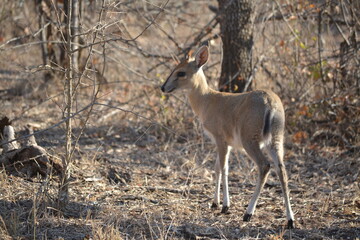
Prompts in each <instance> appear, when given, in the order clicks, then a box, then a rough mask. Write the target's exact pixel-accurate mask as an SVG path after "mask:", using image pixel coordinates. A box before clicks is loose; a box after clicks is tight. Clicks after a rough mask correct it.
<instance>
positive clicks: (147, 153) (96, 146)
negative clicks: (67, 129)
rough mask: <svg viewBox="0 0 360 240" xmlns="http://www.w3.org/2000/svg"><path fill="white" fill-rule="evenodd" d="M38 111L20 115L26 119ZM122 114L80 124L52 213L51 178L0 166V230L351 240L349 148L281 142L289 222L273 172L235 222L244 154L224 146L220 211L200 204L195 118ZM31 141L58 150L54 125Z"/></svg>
mask: <svg viewBox="0 0 360 240" xmlns="http://www.w3.org/2000/svg"><path fill="white" fill-rule="evenodd" d="M156 91H158V90H156ZM11 102H14V101H11ZM5 103H8V104H9V105H11V104H10V102H9V101H5ZM40 106H42V107H37V109H40V111H42V110H43V111H45V109H53V108H55V105H54V103H52V102H47V103H44V104H41V105H40ZM43 108H44V109H43ZM185 108H186V106H185ZM109 111H111V109H110V110H109V109H106V110H104V111H103V113H105V112H109ZM184 111H186V112H188V111H190V110H184ZM39 114H40V113H38V112H36V113H35V112H34V113H32V114H29V115H30V116H28V119H29V120H33V121H35V120H34V119H36V116H39ZM129 114H130V115H133V114H132V113H123V112H121V111H118V112H117V113H115V114H114V116H112V117H111V118H112V119H113V120H114V121H110V122H107V123H105V124H96V121H92V123H91V124H90V125H89V127H88V128H86V130H85V133H84V134H83V137H82V138H81V139H80V141H79V146H78V150H77V151H76V153H75V156H74V159H75V162H74V170H73V174H72V181H71V187H70V196H71V202H70V204H69V205H68V207H67V209H66V211H65V212H63V213H62V214H59V212H58V210H57V208H56V201H55V199H56V194H57V188H58V185H59V178H58V176H52V177H50V178H47V179H41V178H32V179H26V178H22V177H19V176H14V175H12V174H9V173H6V172H5V171H4V170H2V171H1V175H0V183H1V195H0V212H1V219H0V220H1V221H0V229H1V232H0V234H1V235H0V236H1V237H0V238H1V239H33V238H35V239H359V237H360V213H359V208H360V195H359V181H358V178H359V167H360V163H359V157H360V156H359V151H358V149H353V150H351V149H347V150H344V149H342V148H341V147H338V146H333V147H329V146H326V145H323V144H322V143H321V142H318V143H317V145H316V146H312V147H309V144H295V143H292V142H291V141H286V142H287V143H286V145H285V147H286V155H285V159H286V168H287V171H288V174H289V178H290V180H289V187H290V191H291V193H290V196H291V202H292V205H293V210H294V213H295V218H296V223H295V224H296V228H295V229H294V230H286V229H284V224H285V223H286V219H285V213H284V205H283V202H282V195H281V189H280V185H279V181H278V179H277V177H276V174H275V172H274V171H272V172H271V173H270V176H269V179H268V182H267V184H266V185H265V188H264V190H263V192H262V194H261V196H260V200H259V203H258V207H257V209H256V212H255V215H254V216H253V218H252V220H251V222H249V223H247V222H243V221H242V216H243V214H244V212H245V209H246V205H247V204H248V201H249V200H250V197H251V194H252V192H253V191H254V187H255V183H256V177H257V172H256V167H255V166H254V164H253V163H252V162H251V161H250V160H249V159H248V158H247V157H246V156H244V155H242V154H241V153H237V152H234V153H232V155H231V157H230V173H229V182H230V183H229V186H230V195H231V202H232V206H231V209H230V214H226V215H224V214H220V210H212V209H210V205H211V203H212V196H213V192H214V181H213V165H214V159H215V155H216V152H215V148H214V146H213V144H212V143H211V142H210V140H209V139H207V138H206V137H204V136H203V134H202V133H201V126H200V125H199V123H198V122H197V121H194V120H193V119H188V120H184V125H185V126H184V127H183V131H176V130H174V129H173V130H174V132H172V129H170V130H169V129H164V128H163V127H162V126H159V125H156V124H154V123H152V122H149V121H147V120H142V119H140V120H139V119H138V118H136V117H135V118H134V116H132V117H129V119H133V122H132V123H131V124H129V123H126V122H127V121H128V119H127V118H123V117H122V116H124V115H126V116H129ZM188 114H189V116H191V115H190V113H188ZM49 115H50V116H51V114H49ZM54 115H56V114H55V113H54ZM116 119H123V120H119V121H115V120H116ZM136 119H137V120H136ZM48 120H49V121H50V122H51V118H48ZM27 121H28V120H23V119H21V120H18V121H15V122H14V124H15V127H16V128H17V129H19V130H20V129H21V128H22V127H23V125H25V123H26V122H27ZM95 125H96V126H95ZM76 131H77V130H76V129H75V132H76ZM19 134H21V131H19ZM289 138H290V136H287V139H289ZM37 140H38V144H39V145H41V146H43V147H45V148H46V149H47V150H48V151H49V152H50V153H51V154H54V155H56V156H58V157H61V156H62V155H63V152H64V149H63V142H64V130H63V129H61V128H60V129H50V130H47V131H45V132H43V133H41V134H39V135H37Z"/></svg>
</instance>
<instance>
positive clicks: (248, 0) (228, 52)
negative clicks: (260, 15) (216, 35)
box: [218, 0, 253, 92]
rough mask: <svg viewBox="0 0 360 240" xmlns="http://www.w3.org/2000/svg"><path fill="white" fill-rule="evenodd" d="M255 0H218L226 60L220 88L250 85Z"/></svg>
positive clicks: (230, 89)
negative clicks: (253, 3) (253, 5)
mask: <svg viewBox="0 0 360 240" xmlns="http://www.w3.org/2000/svg"><path fill="white" fill-rule="evenodd" d="M252 2H253V1H252V0H218V3H219V11H220V13H221V14H220V32H221V39H222V42H223V60H222V65H221V75H220V79H219V90H220V91H226V92H245V91H247V90H250V89H251V82H252V81H251V73H252V51H251V50H252V46H253V34H252V31H253V28H252V18H251V17H252Z"/></svg>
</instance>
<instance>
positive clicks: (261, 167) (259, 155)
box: [243, 142, 270, 222]
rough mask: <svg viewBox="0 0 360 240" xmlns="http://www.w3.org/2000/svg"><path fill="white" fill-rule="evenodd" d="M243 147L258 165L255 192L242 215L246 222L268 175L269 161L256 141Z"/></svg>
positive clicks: (253, 209)
mask: <svg viewBox="0 0 360 240" xmlns="http://www.w3.org/2000/svg"><path fill="white" fill-rule="evenodd" d="M244 148H245V151H246V153H247V154H248V156H249V157H250V158H251V159H252V160H253V161H254V162H255V163H256V165H257V167H258V180H257V183H256V187H255V192H254V193H253V195H252V197H251V200H250V202H249V205H248V207H247V209H246V212H245V215H244V217H243V221H245V222H248V221H250V219H251V216H252V215H253V214H254V212H255V208H256V204H257V201H258V199H259V196H260V192H261V190H262V189H263V187H264V184H265V182H266V179H267V176H268V175H269V171H270V163H269V161H268V160H267V158H266V156H265V155H264V154H263V152H262V151H261V149H260V146H259V144H258V143H255V142H253V143H250V144H246V146H244Z"/></svg>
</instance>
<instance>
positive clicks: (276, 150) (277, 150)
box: [268, 143, 294, 229]
mask: <svg viewBox="0 0 360 240" xmlns="http://www.w3.org/2000/svg"><path fill="white" fill-rule="evenodd" d="M268 152H269V155H270V156H271V158H272V160H273V161H274V165H275V169H276V173H277V175H278V177H279V180H280V184H281V189H282V192H283V196H284V203H285V208H286V218H287V228H288V229H292V228H294V214H293V211H292V209H291V205H290V197H289V188H288V177H287V173H286V169H285V165H284V161H283V155H284V153H283V152H284V150H283V145H282V143H281V144H277V145H272V146H271V147H270V149H268Z"/></svg>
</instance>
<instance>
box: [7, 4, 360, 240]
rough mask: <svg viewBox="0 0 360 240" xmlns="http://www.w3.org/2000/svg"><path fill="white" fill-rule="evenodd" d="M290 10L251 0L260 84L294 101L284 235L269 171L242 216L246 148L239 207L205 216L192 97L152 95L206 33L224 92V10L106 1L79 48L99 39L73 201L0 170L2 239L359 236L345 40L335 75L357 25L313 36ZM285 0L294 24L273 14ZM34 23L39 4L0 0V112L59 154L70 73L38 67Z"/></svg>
mask: <svg viewBox="0 0 360 240" xmlns="http://www.w3.org/2000/svg"><path fill="white" fill-rule="evenodd" d="M289 2H291V4H292V6H296V8H295V7H294V8H288V7H286V6H288V5H286V3H287V1H279V2H277V1H274V2H271V3H268V4H258V6H257V8H256V10H255V14H256V24H255V26H254V27H255V31H254V39H255V46H254V51H253V55H254V56H253V58H254V66H255V67H256V68H257V72H256V76H255V80H254V81H255V82H254V84H255V85H254V88H260V87H266V88H271V89H273V90H274V91H275V92H276V93H278V94H279V95H280V96H281V98H282V100H283V102H284V105H285V107H286V115H287V135H286V139H287V141H286V145H285V149H286V155H285V159H286V167H287V171H288V173H289V178H290V179H289V187H290V190H291V193H290V196H291V201H292V205H293V210H294V213H295V217H296V223H295V224H296V229H294V230H291V231H289V230H284V227H283V224H284V223H285V215H284V207H283V204H282V202H281V201H282V197H281V189H280V185H279V182H278V179H277V177H276V176H275V172H271V174H270V176H269V179H268V182H267V184H266V186H265V189H264V191H263V192H262V194H261V196H260V200H259V204H258V207H257V210H256V213H255V216H254V217H253V219H252V220H251V222H249V223H245V222H243V221H242V215H243V213H244V211H245V209H246V204H247V203H248V201H249V199H250V197H251V194H252V192H253V190H254V187H255V181H256V176H257V173H256V167H255V166H254V164H253V163H252V162H251V161H250V160H248V158H247V157H246V156H243V155H242V154H241V153H234V154H232V156H231V157H230V174H229V186H230V196H231V199H232V203H233V205H232V207H231V213H230V214H227V215H222V214H220V213H219V211H212V210H211V209H210V205H211V201H212V195H213V191H214V183H213V165H214V159H215V149H214V146H213V144H211V142H210V140H209V139H207V138H206V137H204V135H203V133H202V127H201V125H200V124H199V122H198V121H197V120H196V119H195V118H194V115H193V113H192V112H191V109H190V107H189V106H188V104H187V99H186V98H185V97H184V96H183V95H182V94H177V95H171V96H164V95H162V94H161V92H160V90H159V86H160V84H161V83H162V82H163V81H164V79H166V77H167V75H168V74H169V73H170V71H171V68H172V67H173V66H174V63H175V60H176V58H177V56H180V57H181V54H184V53H185V52H186V51H185V50H186V49H187V48H188V47H189V46H197V45H198V44H199V43H200V42H201V41H203V40H207V39H212V40H211V54H212V55H211V61H210V63H209V64H208V65H207V68H206V69H205V72H206V75H207V76H208V80H209V81H210V84H211V85H213V86H216V81H217V78H218V76H219V74H220V69H219V68H220V61H221V42H220V39H219V38H217V37H216V34H217V33H218V32H219V29H218V26H217V25H214V23H215V22H214V21H212V19H213V18H214V16H215V15H214V13H212V12H211V11H210V10H209V9H208V4H213V5H216V4H217V3H216V1H209V2H208V1H186V0H185V1H169V2H168V3H167V2H166V1H150V2H147V1H111V0H105V1H104V2H102V1H83V9H84V12H83V15H82V19H81V32H83V33H87V34H85V35H83V43H82V44H83V45H88V44H90V43H91V42H92V41H93V36H94V32H95V31H98V36H97V39H96V41H102V43H101V44H97V45H95V46H94V48H93V50H94V51H93V52H91V53H89V52H88V50H89V47H87V48H85V50H84V51H83V53H82V58H81V62H82V64H84V63H85V61H86V58H87V57H88V56H90V58H89V59H90V61H89V62H90V64H88V65H87V68H88V69H90V70H88V71H86V72H85V74H84V76H83V78H82V80H81V82H80V84H79V85H78V88H77V93H76V97H75V105H74V106H75V109H74V110H75V112H77V114H76V115H74V118H73V119H74V131H73V139H74V146H75V152H74V155H73V159H74V167H73V172H72V178H71V185H70V203H69V204H68V206H67V208H66V210H65V211H63V212H60V211H59V209H58V208H57V196H58V195H57V194H58V188H59V176H47V177H46V178H41V177H34V178H26V177H23V176H18V175H16V174H13V173H11V172H9V171H6V170H5V169H2V168H0V239H359V238H360V186H359V169H360V144H359V142H360V116H359V113H360V100H359V91H360V88H359V81H360V80H359V79H360V77H359V69H360V68H359V60H360V59H359V48H356V47H355V48H354V47H353V46H358V45H356V44H353V45H351V44H350V45H351V47H350V48H349V49H350V50H348V52H346V54H345V55H346V56H345V58H343V59H342V61H343V62H342V63H343V64H342V65H341V64H340V63H341V62H340V61H341V53H340V43H341V42H343V41H344V38H343V35H344V36H346V37H349V36H350V35H351V29H352V28H351V27H349V26H348V25H346V24H345V25H341V26H339V27H340V28H341V29H342V31H343V33H342V34H343V35H342V34H340V33H339V31H338V29H337V27H336V26H335V24H332V25H331V24H329V22H325V20H324V23H322V24H323V25H322V30H321V32H320V33H319V32H318V29H319V23H318V21H317V20H316V16H317V13H318V12H317V11H316V10H314V9H316V8H317V7H318V6H317V5H313V3H312V2H311V1H299V2H298V3H294V2H293V1H289ZM327 2H331V1H327ZM340 2H341V3H342V5H341V6H349V5H347V4H348V3H347V1H340ZM354 2H356V1H354ZM103 3H104V8H103V16H102V18H101V21H98V20H97V19H98V17H99V13H100V12H101V11H100V9H101V6H102V4H103ZM165 3H166V6H165V8H164V10H162V9H163V6H164V4H165ZM280 4H281V6H282V11H281V13H282V16H285V15H286V14H287V17H285V20H284V19H283V18H280V19H277V18H272V17H271V16H272V15H271V14H274V15H277V14H279V13H280V11H279V10H278V6H280ZM318 4H319V7H322V8H324V9H325V7H324V6H322V5H321V4H322V3H320V1H318ZM341 6H340V8H339V9H335V10H336V11H339V14H338V15H339V16H338V15H336V14H334V13H332V16H333V17H334V18H335V17H339V18H340V17H341V16H343V15H346V16H350V15H351V14H350V13H349V12H346V14H343V15H342V14H341V13H342V11H343V10H344V9H342V8H341ZM326 9H327V8H326ZM347 11H349V10H347ZM159 12H161V13H160V14H159ZM314 12H315V14H313V13H314ZM303 13H304V14H306V16H313V15H315V17H314V16H313V18H310V17H308V18H307V19H305V18H301V17H300V15H301V14H303ZM53 14H54V13H53ZM357 14H358V13H357ZM37 16H38V15H37V12H36V8H35V6H34V1H12V0H3V1H2V2H1V4H0V53H1V54H0V118H2V117H3V116H8V117H9V118H10V119H12V120H13V123H12V124H13V126H14V127H15V129H16V131H17V137H20V136H22V135H24V129H25V127H26V126H27V125H28V124H31V125H32V126H34V127H35V134H36V135H35V136H36V139H37V141H38V144H39V145H40V146H42V147H44V148H45V149H46V150H47V151H48V152H49V153H50V154H52V155H54V156H56V157H57V158H60V159H61V158H63V157H64V145H65V125H64V124H63V123H62V124H59V123H60V122H61V121H62V119H63V116H64V112H65V102H64V89H63V86H64V69H63V67H62V66H58V65H56V64H55V63H54V64H52V65H51V66H43V64H42V57H41V50H40V45H39V27H38V18H37ZM359 16H360V15H357V23H356V24H355V25H357V27H358V26H359V22H358V21H359V18H358V17H359ZM324 19H325V17H324ZM326 19H328V18H326ZM348 20H349V19H348ZM56 21H57V20H56V18H55V19H54V26H57V27H59V28H60V27H61V26H58V25H57V23H58V22H56ZM211 21H212V22H211ZM209 22H211V24H209V25H208V23H209ZM213 26H215V27H213ZM55 29H57V28H55V27H54V31H55V32H56V35H54V36H53V38H52V39H51V41H53V44H54V49H55V55H56V57H57V58H59V54H60V49H61V44H59V41H61V36H60V34H59V32H58V29H57V30H55ZM144 29H146V30H145V31H144ZM354 29H355V30H356V27H354ZM358 30H359V28H357V31H358ZM137 36H138V37H137ZM355 36H356V34H355ZM136 37H137V38H136ZM197 37H199V38H197ZM134 38H136V39H135V40H134ZM319 38H320V39H319ZM131 39H132V40H131ZM128 40H130V41H128ZM133 40H134V41H133ZM354 41H355V43H356V41H359V39H356V38H355V40H354ZM319 44H320V45H321V51H319ZM357 44H359V43H357ZM319 59H320V60H319ZM50 68H51V69H50ZM46 73H51V74H52V75H53V77H52V78H49V76H48V75H46ZM99 86H100V92H99V93H98V94H97V95H96V98H94V96H95V92H96V91H97V88H98V87H99ZM90 106H91V107H90ZM77 140H78V141H77ZM20 141H21V140H20ZM75 144H76V145H75Z"/></svg>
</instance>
